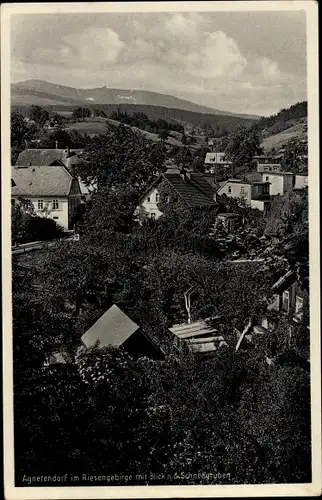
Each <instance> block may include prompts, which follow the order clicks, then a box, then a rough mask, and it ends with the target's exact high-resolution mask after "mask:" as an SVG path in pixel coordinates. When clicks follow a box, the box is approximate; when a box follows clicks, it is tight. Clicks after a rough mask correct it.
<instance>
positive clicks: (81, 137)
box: [38, 129, 90, 149]
mask: <svg viewBox="0 0 322 500" xmlns="http://www.w3.org/2000/svg"><path fill="white" fill-rule="evenodd" d="M39 139H40V141H39V145H38V147H39V148H43V149H47V148H48V149H55V148H56V145H57V143H58V146H59V147H63V148H66V147H70V148H75V149H77V148H83V147H84V146H86V145H87V144H88V143H90V138H89V136H88V135H87V134H82V133H80V132H78V130H74V129H71V130H68V131H67V130H59V129H58V130H53V131H51V132H47V133H45V134H42V135H40V137H39Z"/></svg>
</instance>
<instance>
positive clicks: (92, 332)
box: [82, 304, 139, 347]
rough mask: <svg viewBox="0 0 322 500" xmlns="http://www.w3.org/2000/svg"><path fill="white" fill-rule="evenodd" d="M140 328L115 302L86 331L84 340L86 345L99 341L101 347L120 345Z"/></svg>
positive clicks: (89, 345)
mask: <svg viewBox="0 0 322 500" xmlns="http://www.w3.org/2000/svg"><path fill="white" fill-rule="evenodd" d="M138 329H139V326H138V325H137V324H136V323H134V321H132V320H131V319H130V318H129V317H128V316H127V315H126V314H125V313H123V311H121V309H120V308H119V307H118V306H117V305H115V304H114V305H113V306H112V307H110V308H109V309H108V310H107V311H106V312H105V313H104V314H103V315H102V316H101V317H100V318H99V319H98V320H97V321H96V323H94V325H93V326H92V327H91V328H90V329H89V330H87V332H86V333H84V335H83V336H82V342H83V344H85V346H86V347H91V346H93V345H95V344H96V342H97V341H98V342H99V346H100V347H106V346H113V347H120V346H121V345H122V344H124V342H125V341H126V340H127V339H128V338H129V337H131V335H133V333H135V332H136V331H137V330H138Z"/></svg>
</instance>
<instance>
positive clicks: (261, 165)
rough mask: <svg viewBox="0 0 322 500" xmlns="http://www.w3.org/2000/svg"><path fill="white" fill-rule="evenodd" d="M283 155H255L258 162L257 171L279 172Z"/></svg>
mask: <svg viewBox="0 0 322 500" xmlns="http://www.w3.org/2000/svg"><path fill="white" fill-rule="evenodd" d="M282 158H283V155H281V154H279V155H260V156H254V160H255V161H256V164H257V172H279V171H280V170H281V160H282Z"/></svg>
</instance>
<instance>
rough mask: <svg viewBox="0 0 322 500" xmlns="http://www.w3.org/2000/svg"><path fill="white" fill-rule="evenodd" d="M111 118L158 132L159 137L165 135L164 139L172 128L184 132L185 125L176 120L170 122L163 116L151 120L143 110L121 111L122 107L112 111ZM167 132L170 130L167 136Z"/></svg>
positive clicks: (148, 130)
mask: <svg viewBox="0 0 322 500" xmlns="http://www.w3.org/2000/svg"><path fill="white" fill-rule="evenodd" d="M110 118H111V119H112V120H116V121H118V122H120V123H124V124H126V125H131V126H132V127H138V128H139V129H141V130H146V131H147V132H151V133H154V134H158V135H159V137H161V136H163V137H164V139H167V138H168V135H169V132H170V130H174V131H176V132H181V133H183V132H184V128H183V126H182V125H180V124H178V123H176V122H175V121H171V123H169V122H167V121H166V120H164V119H162V118H159V119H158V120H150V119H149V118H148V117H147V115H146V114H145V113H141V112H138V113H133V114H128V113H127V112H126V111H125V112H121V111H120V109H118V110H117V111H113V112H112V113H111V116H110ZM166 132H168V135H167V136H166ZM161 138H162V137H161Z"/></svg>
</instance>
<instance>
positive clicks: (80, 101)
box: [11, 80, 260, 120]
mask: <svg viewBox="0 0 322 500" xmlns="http://www.w3.org/2000/svg"><path fill="white" fill-rule="evenodd" d="M11 104H12V106H17V105H18V106H30V105H31V104H37V105H39V106H55V105H58V104H62V105H71V106H84V105H86V106H88V107H89V105H94V106H96V107H98V106H101V105H103V104H108V105H122V104H130V105H136V106H142V105H143V106H153V107H155V106H157V107H163V108H169V109H177V110H183V111H189V112H192V113H203V114H211V115H220V116H232V117H238V118H245V119H247V120H256V119H259V118H260V117H259V116H256V115H243V114H236V113H232V112H229V111H222V110H218V109H212V108H209V107H206V106H201V105H199V104H195V103H193V102H190V101H186V100H184V99H179V98H178V97H174V96H172V95H166V94H159V93H157V92H150V91H146V90H124V89H110V88H107V87H99V88H93V89H76V88H72V87H66V86H63V85H57V84H54V83H50V82H45V81H43V80H26V81H23V82H19V83H14V84H12V85H11Z"/></svg>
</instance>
